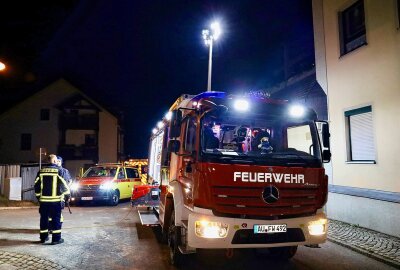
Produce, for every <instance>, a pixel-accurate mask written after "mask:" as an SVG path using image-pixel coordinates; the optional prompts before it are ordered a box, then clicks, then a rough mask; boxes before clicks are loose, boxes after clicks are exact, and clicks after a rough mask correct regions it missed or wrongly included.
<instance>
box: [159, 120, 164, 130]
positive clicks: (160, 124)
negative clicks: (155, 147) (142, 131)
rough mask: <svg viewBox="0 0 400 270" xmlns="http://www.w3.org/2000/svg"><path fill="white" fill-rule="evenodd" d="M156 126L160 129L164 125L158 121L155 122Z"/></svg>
mask: <svg viewBox="0 0 400 270" xmlns="http://www.w3.org/2000/svg"><path fill="white" fill-rule="evenodd" d="M157 127H158V128H159V129H162V128H163V127H164V123H163V122H161V121H160V122H158V123H157Z"/></svg>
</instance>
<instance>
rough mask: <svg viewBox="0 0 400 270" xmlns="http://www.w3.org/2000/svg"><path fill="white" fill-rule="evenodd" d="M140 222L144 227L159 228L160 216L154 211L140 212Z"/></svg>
mask: <svg viewBox="0 0 400 270" xmlns="http://www.w3.org/2000/svg"><path fill="white" fill-rule="evenodd" d="M138 213H139V218H140V222H141V223H142V225H144V226H158V225H160V223H159V222H158V215H156V214H155V213H154V211H153V210H138Z"/></svg>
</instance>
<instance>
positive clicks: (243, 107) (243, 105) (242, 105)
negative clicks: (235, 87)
mask: <svg viewBox="0 0 400 270" xmlns="http://www.w3.org/2000/svg"><path fill="white" fill-rule="evenodd" d="M233 106H234V107H235V109H236V110H238V111H242V112H244V111H247V110H248V109H249V102H248V101H247V100H243V99H238V100H236V101H235V103H234V105H233Z"/></svg>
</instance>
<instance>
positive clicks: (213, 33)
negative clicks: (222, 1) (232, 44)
mask: <svg viewBox="0 0 400 270" xmlns="http://www.w3.org/2000/svg"><path fill="white" fill-rule="evenodd" d="M210 29H211V30H210ZM210 29H204V30H203V31H202V32H201V33H202V35H203V39H204V42H205V44H206V45H207V46H210V50H209V56H208V83H207V92H210V91H211V69H212V47H213V43H214V40H217V39H218V37H219V36H220V35H221V27H220V25H219V23H218V22H213V23H212V24H211V25H210Z"/></svg>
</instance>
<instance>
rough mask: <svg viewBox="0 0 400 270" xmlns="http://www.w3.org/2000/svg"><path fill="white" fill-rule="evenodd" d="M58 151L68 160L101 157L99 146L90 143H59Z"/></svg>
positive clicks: (96, 158) (95, 159) (94, 159)
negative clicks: (78, 144) (77, 144)
mask: <svg viewBox="0 0 400 270" xmlns="http://www.w3.org/2000/svg"><path fill="white" fill-rule="evenodd" d="M58 153H59V155H60V156H62V157H63V159H66V160H83V159H85V160H93V161H97V160H98V159H99V148H98V147H97V146H89V145H80V146H76V145H70V144H66V145H59V146H58Z"/></svg>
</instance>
